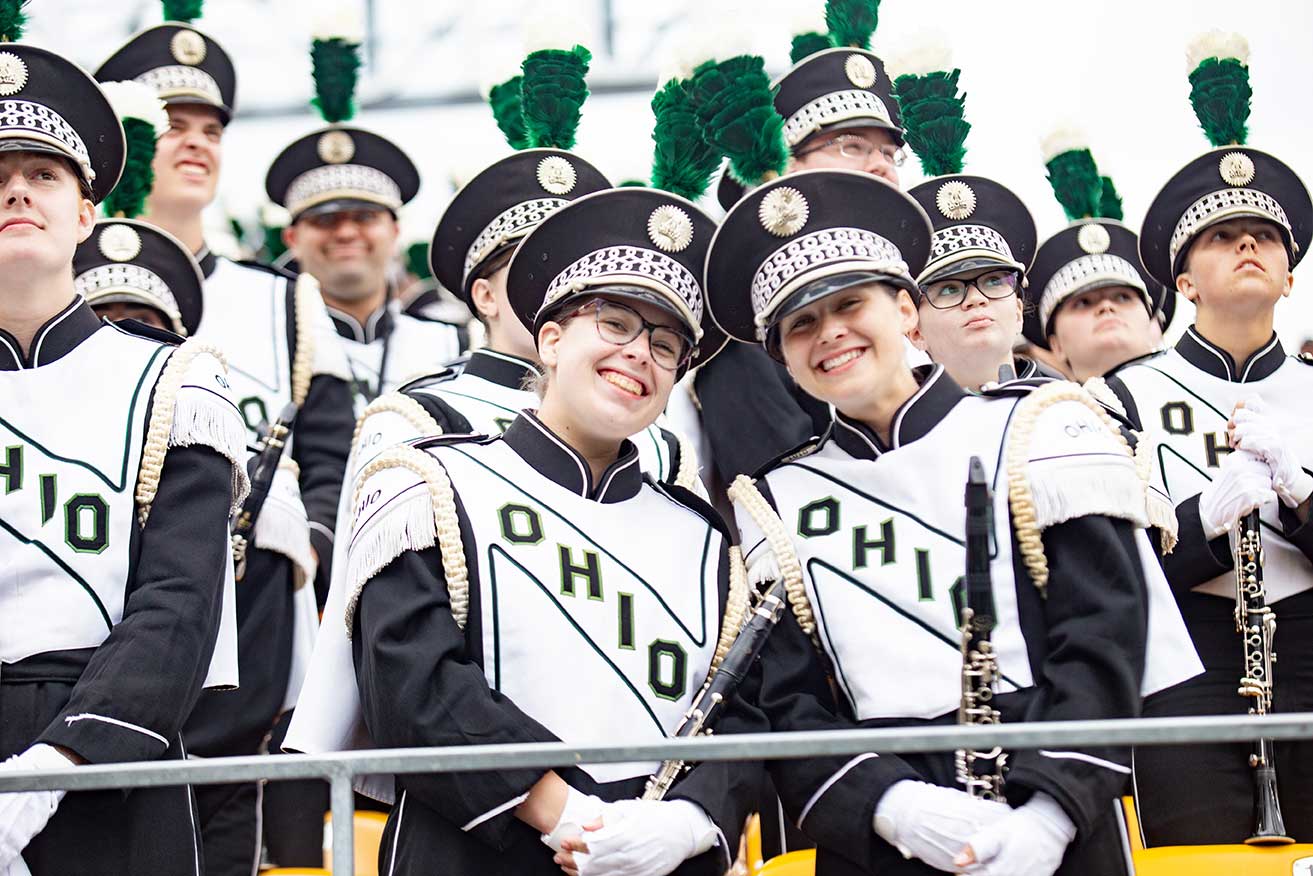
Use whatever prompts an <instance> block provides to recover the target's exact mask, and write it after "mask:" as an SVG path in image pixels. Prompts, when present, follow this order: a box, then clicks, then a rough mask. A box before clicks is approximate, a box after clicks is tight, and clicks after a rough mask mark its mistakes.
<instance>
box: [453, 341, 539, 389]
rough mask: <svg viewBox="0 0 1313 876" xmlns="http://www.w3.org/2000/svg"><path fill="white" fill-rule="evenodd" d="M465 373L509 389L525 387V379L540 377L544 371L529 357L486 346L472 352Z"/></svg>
mask: <svg viewBox="0 0 1313 876" xmlns="http://www.w3.org/2000/svg"><path fill="white" fill-rule="evenodd" d="M465 373H466V374H469V375H470V376H472V377H481V378H483V379H484V380H487V381H488V382H490V383H495V384H497V385H498V386H504V387H506V388H507V389H524V388H525V386H524V384H525V381H527V380H528V379H529V378H530V377H539V376H541V375H542V372H541V371H539V370H538V365H537V364H536V363H534V362H530V361H529V360H528V359H521V358H520V357H519V356H512V355H511V354H510V353H499V352H497V351H496V350H489V349H488V348H486V347H483V348H481V349H478V350H475V351H473V352H472V353H470V359H469V362H467V363H466V364H465Z"/></svg>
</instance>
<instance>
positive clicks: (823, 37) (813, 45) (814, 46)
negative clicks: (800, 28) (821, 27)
mask: <svg viewBox="0 0 1313 876" xmlns="http://www.w3.org/2000/svg"><path fill="white" fill-rule="evenodd" d="M832 48H834V43H833V42H832V41H831V40H830V35H829V34H825V33H816V32H815V31H811V32H810V33H800V34H797V35H796V36H794V38H793V43H792V47H791V48H790V49H789V62H790V63H792V64H796V63H798V62H799V61H801V60H802V59H803V58H810V57H811V56H812V55H814V54H816V53H817V52H823V51H825V50H826V49H832Z"/></svg>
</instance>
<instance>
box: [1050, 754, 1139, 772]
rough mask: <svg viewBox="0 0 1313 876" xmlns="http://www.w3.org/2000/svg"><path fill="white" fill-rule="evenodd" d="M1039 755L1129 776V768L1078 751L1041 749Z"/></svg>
mask: <svg viewBox="0 0 1313 876" xmlns="http://www.w3.org/2000/svg"><path fill="white" fill-rule="evenodd" d="M1039 753H1040V754H1042V755H1043V756H1044V757H1051V758H1053V759H1054V760H1080V761H1084V762H1085V763H1088V764H1092V765H1094V766H1096V767H1103V768H1104V769H1105V770H1112V771H1113V772H1115V773H1121V774H1122V775H1124V776H1129V775H1130V774H1131V768H1130V767H1124V766H1122V765H1121V764H1119V763H1113V762H1112V761H1110V760H1104V759H1103V758H1101V757H1094V756H1093V755H1090V754H1084V753H1082V752H1079V751H1047V750H1045V749H1043V748H1041V749H1040V750H1039Z"/></svg>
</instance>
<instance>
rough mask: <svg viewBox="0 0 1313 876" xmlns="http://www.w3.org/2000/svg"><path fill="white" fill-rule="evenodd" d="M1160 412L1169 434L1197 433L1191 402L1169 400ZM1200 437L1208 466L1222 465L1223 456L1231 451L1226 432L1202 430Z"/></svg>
mask: <svg viewBox="0 0 1313 876" xmlns="http://www.w3.org/2000/svg"><path fill="white" fill-rule="evenodd" d="M1158 414H1159V417H1160V418H1161V419H1162V426H1163V431H1164V432H1166V433H1167V434H1168V435H1193V434H1195V429H1194V425H1195V416H1194V408H1192V407H1190V405H1189V403H1187V402H1183V401H1173V402H1167V404H1165V405H1163V406H1162V407H1161V408H1160V409H1159V411H1158ZM1200 439H1201V440H1202V441H1203V442H1204V456H1205V457H1206V458H1207V460H1208V463H1207V465H1208V468H1219V467H1220V466H1221V465H1222V456H1223V455H1224V454H1227V453H1230V452H1231V446H1230V445H1229V444H1228V443H1227V440H1226V433H1224V432H1223V433H1218V432H1202V433H1200Z"/></svg>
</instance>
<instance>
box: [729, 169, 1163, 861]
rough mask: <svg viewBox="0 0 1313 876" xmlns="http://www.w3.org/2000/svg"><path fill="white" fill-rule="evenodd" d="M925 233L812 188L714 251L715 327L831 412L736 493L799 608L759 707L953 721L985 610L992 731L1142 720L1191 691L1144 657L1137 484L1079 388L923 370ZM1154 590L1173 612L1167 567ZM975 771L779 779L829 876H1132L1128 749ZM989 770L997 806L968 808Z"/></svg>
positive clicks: (814, 715) (848, 179) (814, 179)
mask: <svg viewBox="0 0 1313 876" xmlns="http://www.w3.org/2000/svg"><path fill="white" fill-rule="evenodd" d="M931 234H932V229H931V225H930V223H929V222H928V221H927V218H926V216H925V213H924V212H922V210H921V208H920V207H919V206H918V204H917V203H916V202H915V201H914V200H912V199H911V198H910V197H908V196H907V195H904V194H902V193H900V192H898V191H897V190H895V189H893V188H891V187H889V186H887V185H885V184H883V183H882V182H879V181H876V180H873V179H871V178H870V176H869V175H864V174H859V173H850V172H843V171H813V172H808V173H799V174H794V175H792V176H789V177H786V178H783V179H779V180H775V181H773V182H771V183H768V184H767V185H765V186H763V187H761V188H760V189H758V190H756V191H754V192H753V193H752V194H750V195H748V196H747V197H745V198H744V199H743V200H742V201H740V202H739V203H738V204H737V205H736V206H735V207H734V209H733V210H731V211H730V213H729V215H728V216H727V217H726V218H725V220H724V222H723V223H722V225H721V227H720V229H719V231H718V232H717V236H716V239H715V240H714V241H713V243H712V247H711V251H710V253H709V255H708V259H707V271H706V278H705V279H706V284H707V288H708V290H709V293H710V296H709V300H710V303H711V306H712V307H713V309H714V315H715V318H716V321H717V322H718V323H719V324H720V326H721V327H722V328H723V329H724V330H725V331H726V332H727V333H729V334H730V335H731V336H732V337H735V338H737V339H739V340H742V341H749V342H757V343H761V344H763V345H764V346H765V348H766V350H767V352H769V353H770V355H772V356H773V357H775V358H776V359H777V360H779V361H782V362H783V363H784V365H785V366H786V367H787V368H788V370H789V373H790V374H791V375H792V376H793V378H794V379H795V380H797V381H798V384H799V385H800V386H801V387H802V388H803V389H804V390H806V391H807V392H808V393H810V394H811V395H813V396H814V397H816V398H817V399H820V400H821V401H824V402H826V403H828V404H829V405H831V406H832V409H833V410H834V415H833V419H832V421H831V423H830V426H829V429H828V430H827V431H826V432H825V433H824V434H823V435H822V436H821V438H820V439H819V441H818V442H817V443H815V444H814V445H811V446H806V447H802V448H798V449H796V450H794V451H791V452H790V453H788V454H786V455H785V456H783V457H782V458H781V459H780V460H779V461H777V462H776V463H774V464H772V465H771V466H768V467H767V468H766V469H765V470H764V473H763V474H762V475H761V476H760V478H759V480H757V481H756V482H750V481H749V480H748V479H746V478H741V479H739V480H738V481H737V482H736V484H735V486H734V489H733V491H732V492H733V493H734V496H735V502H736V505H735V510H736V513H737V516H738V522H739V527H740V531H741V532H742V536H743V539H742V545H743V550H744V552H745V559H746V560H747V564H748V574H749V580H750V581H753V582H756V581H764V580H768V579H778V578H781V577H782V578H783V581H784V583H785V586H786V588H787V589H788V596H789V604H790V608H791V609H792V611H789V612H786V613H785V617H784V618H783V619H782V620H781V622H780V624H779V626H778V627H777V629H776V631H775V633H774V634H773V635H772V637H771V638H770V640H769V641H768V642H767V645H766V650H765V652H764V653H763V655H762V659H761V672H762V678H761V685H762V686H761V690H760V694H759V696H758V697H757V703H758V705H759V706H760V708H761V709H762V710H763V711H764V712H765V713H766V715H767V717H768V718H769V720H770V723H771V727H772V729H775V730H802V729H807V730H821V729H838V728H844V727H852V726H854V724H856V725H858V726H863V727H873V726H887V725H928V724H951V723H954V722H957V721H958V720H959V717H958V716H959V708H962V707H963V706H964V702H963V691H962V686H963V669H964V667H963V659H962V651H961V647H962V634H961V631H960V627H961V625H962V622H963V617H964V611H963V610H964V608H970V609H972V610H973V611H974V612H976V613H977V615H979V616H980V617H981V620H982V623H983V622H984V621H985V619H988V620H989V623H987V624H985V628H986V629H991V632H990V639H991V644H992V647H993V650H994V653H995V655H996V660H997V665H996V669H995V672H994V680H993V682H992V683H991V682H989V681H986V682H985V686H986V687H988V690H987V691H984V692H983V693H982V694H981V696H982V697H989V696H990V695H991V694H992V700H989V701H983V700H982V701H983V703H984V708H985V718H986V719H987V720H996V721H1002V722H1003V723H1011V722H1017V721H1037V720H1040V721H1042V720H1077V719H1087V718H1113V717H1131V716H1134V715H1136V714H1137V713H1138V710H1139V705H1140V690H1141V684H1142V683H1144V684H1146V685H1158V686H1161V685H1162V684H1163V683H1164V681H1166V682H1167V683H1171V682H1174V681H1175V680H1177V679H1179V678H1181V677H1184V675H1182V674H1181V672H1180V671H1179V670H1180V667H1178V666H1176V665H1175V661H1173V660H1171V659H1165V658H1164V655H1162V654H1158V655H1154V654H1153V653H1152V652H1151V653H1150V655H1149V657H1150V658H1153V659H1149V660H1147V659H1146V647H1145V640H1146V630H1147V629H1148V628H1149V626H1150V625H1151V623H1152V622H1153V621H1154V620H1160V619H1162V618H1163V617H1167V619H1168V620H1170V617H1168V616H1165V615H1156V616H1153V617H1151V615H1150V611H1149V605H1150V598H1151V594H1150V582H1148V580H1147V576H1146V574H1145V572H1144V571H1142V568H1143V567H1142V563H1141V561H1140V556H1141V551H1142V550H1143V551H1149V550H1150V548H1149V546H1148V543H1147V540H1146V539H1145V537H1144V535H1143V533H1142V532H1141V529H1142V527H1143V526H1144V523H1145V520H1144V517H1145V512H1144V506H1145V491H1144V484H1143V482H1142V481H1141V480H1140V478H1139V476H1138V475H1137V473H1136V469H1135V464H1134V461H1133V459H1132V457H1131V454H1130V451H1129V449H1128V448H1127V447H1126V445H1125V443H1124V442H1123V441H1122V439H1121V437H1120V434H1119V433H1118V432H1117V431H1116V429H1114V428H1112V427H1111V425H1110V424H1109V422H1108V420H1107V417H1106V414H1105V413H1104V412H1103V410H1102V408H1100V407H1098V405H1097V404H1096V403H1094V402H1093V401H1092V400H1091V399H1089V397H1088V396H1086V395H1085V394H1084V393H1083V392H1082V391H1081V390H1080V389H1079V388H1078V387H1075V386H1072V385H1070V384H1064V383H1058V382H1047V383H1046V384H1044V385H1043V386H1041V387H1039V388H1036V389H1032V388H1031V387H1029V386H1026V385H1022V384H1018V383H1012V384H1010V385H1009V386H1006V387H1003V388H1000V389H995V390H990V391H986V392H985V393H984V394H982V395H973V394H971V393H968V392H966V391H965V390H964V389H963V388H962V387H961V386H960V385H959V384H958V383H956V382H955V381H954V380H953V378H952V377H951V376H950V375H949V374H948V373H947V372H946V370H945V369H944V367H943V366H942V365H931V366H925V367H922V368H916V369H913V368H910V367H909V366H908V365H907V363H906V360H905V357H904V353H903V344H902V341H903V336H904V334H905V333H908V332H910V331H912V330H914V329H916V327H917V325H918V321H919V320H920V319H921V318H922V317H923V316H924V314H925V313H926V307H925V306H924V305H923V306H921V307H918V306H917V303H916V301H915V300H914V296H920V295H922V294H923V293H922V292H921V290H920V289H918V286H917V284H916V283H915V281H914V278H916V277H919V276H924V275H925V267H926V265H927V262H928V261H929V259H930V258H931V257H932V239H931ZM931 264H933V263H931ZM975 282H977V281H976V280H974V279H973V281H972V285H973V286H974V283H975ZM979 282H982V283H985V281H979ZM986 285H989V284H988V283H986ZM993 288H996V287H993ZM973 292H974V288H973ZM1009 303H1010V304H1011V306H1012V307H1013V308H1015V303H1013V302H1009ZM935 312H936V313H937V312H939V311H938V310H936V311H935ZM973 457H975V458H977V459H978V460H979V462H980V463H981V464H983V474H984V477H985V482H986V484H988V485H989V486H991V487H992V489H993V504H992V506H988V505H987V506H986V508H987V513H988V514H989V515H992V520H993V521H994V523H992V524H990V525H989V526H990V528H991V529H992V532H989V533H988V535H989V538H987V539H986V542H987V544H988V547H987V548H986V549H985V551H984V552H983V555H981V554H977V555H975V559H976V561H977V562H979V564H980V565H981V566H984V567H987V568H988V576H987V577H988V579H989V580H988V581H987V582H986V584H987V586H986V587H985V588H984V589H983V591H981V590H979V589H977V587H976V586H975V583H973V584H972V586H971V587H970V588H968V587H966V586H964V584H963V578H962V576H963V572H964V571H965V569H966V568H967V561H968V558H967V551H966V548H965V546H964V541H965V537H964V529H965V527H964V509H963V492H964V489H963V488H964V485H965V482H966V480H967V475H968V468H969V462H970V461H971V460H972V458H973ZM1154 567H1155V568H1156V566H1154ZM1152 586H1153V590H1154V592H1156V593H1159V594H1160V595H1159V596H1158V598H1159V599H1161V600H1167V601H1168V604H1170V594H1169V593H1167V591H1166V584H1165V582H1163V581H1162V579H1161V575H1159V576H1158V577H1157V579H1156V581H1155V582H1152ZM968 591H970V592H968ZM1154 607H1155V610H1156V608H1157V605H1155V606H1154ZM1176 624H1177V626H1178V627H1179V626H1180V623H1179V617H1178V618H1177V619H1176ZM1182 635H1183V633H1182ZM1186 645H1187V647H1188V640H1186ZM1188 668H1189V667H1186V669H1187V670H1188ZM831 679H832V680H833V681H832V682H831ZM967 705H970V704H967ZM980 755H981V757H980V759H979V762H978V763H977V764H976V769H975V770H972V771H970V772H967V771H966V770H965V769H963V770H959V768H958V767H957V764H956V761H955V758H954V756H953V755H951V754H948V753H944V754H926V755H907V756H902V757H899V756H892V755H887V754H879V755H877V754H876V753H874V752H872V753H867V754H863V755H860V756H858V757H854V758H848V757H835V758H812V759H809V760H805V761H795V762H789V763H779V764H777V765H773V766H772V767H771V771H772V774H773V777H774V779H775V786H776V787H777V788H778V789H779V791H780V794H781V798H782V802H783V803H784V807H785V810H786V812H788V813H789V815H790V816H791V818H793V819H794V820H795V821H796V822H797V823H798V825H799V827H800V828H801V829H802V830H803V831H804V832H806V833H807V834H808V835H809V836H810V837H811V838H812V839H813V840H815V841H816V843H817V845H818V853H817V861H816V872H817V874H819V876H834V874H858V873H879V874H881V876H886V874H907V876H912V874H918V876H920V874H930V873H933V872H936V871H943V872H950V873H952V872H963V871H965V872H970V873H982V874H989V876H1002V874H1009V876H1011V874H1019V873H1025V874H1038V876H1048V874H1052V873H1054V872H1061V873H1064V874H1073V873H1090V874H1100V876H1106V874H1111V873H1116V872H1119V868H1121V871H1124V862H1125V858H1124V856H1123V854H1122V851H1121V849H1120V845H1121V844H1120V841H1119V835H1118V825H1117V822H1116V819H1115V818H1114V817H1113V816H1114V809H1113V806H1114V801H1115V800H1116V798H1117V796H1118V795H1119V793H1120V791H1121V788H1122V785H1123V783H1124V782H1125V779H1126V776H1127V775H1128V774H1129V772H1130V769H1129V762H1130V756H1129V752H1128V751H1126V750H1120V749H1111V748H1106V747H1090V748H1082V749H1079V750H1045V751H1014V752H1006V753H1004V755H1005V756H1004V758H1003V759H1002V760H998V759H995V758H994V757H993V756H992V755H991V754H990V753H988V752H981V753H980ZM996 771H997V774H1001V776H1002V780H1001V784H1002V791H1001V796H1000V797H999V799H989V797H990V796H994V794H993V791H991V792H990V794H989V795H986V794H984V793H980V794H973V793H970V789H971V787H972V786H974V787H975V788H976V789H977V790H980V791H982V792H983V791H984V790H985V789H986V788H987V787H988V786H989V785H990V784H992V782H990V781H989V780H990V779H991V778H992V776H994V775H995V774H996ZM968 781H969V782H970V785H968Z"/></svg>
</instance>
